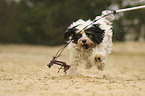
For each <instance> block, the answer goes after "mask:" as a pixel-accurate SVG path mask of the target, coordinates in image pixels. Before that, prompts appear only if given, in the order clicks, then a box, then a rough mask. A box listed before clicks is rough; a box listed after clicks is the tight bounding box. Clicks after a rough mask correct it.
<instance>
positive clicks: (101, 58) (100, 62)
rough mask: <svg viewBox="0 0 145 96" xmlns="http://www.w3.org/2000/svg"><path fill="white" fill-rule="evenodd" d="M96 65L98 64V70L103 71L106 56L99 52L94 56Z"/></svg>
mask: <svg viewBox="0 0 145 96" xmlns="http://www.w3.org/2000/svg"><path fill="white" fill-rule="evenodd" d="M94 62H95V65H97V68H98V70H101V71H103V70H104V66H105V58H104V56H103V55H101V54H97V55H96V56H95V58H94Z"/></svg>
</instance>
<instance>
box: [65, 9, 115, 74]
mask: <svg viewBox="0 0 145 96" xmlns="http://www.w3.org/2000/svg"><path fill="white" fill-rule="evenodd" d="M111 12H112V11H108V10H106V11H103V12H102V15H101V16H97V17H96V18H95V20H96V22H93V21H91V20H87V21H84V20H82V19H79V20H78V21H76V22H73V23H72V24H71V25H70V26H69V27H68V29H67V30H66V32H65V34H64V38H65V40H66V41H70V40H72V39H73V40H72V42H71V43H70V44H69V47H68V48H69V50H70V64H71V68H70V70H69V73H68V74H69V75H75V74H76V70H77V66H78V64H80V63H81V61H82V60H83V61H85V65H86V68H88V69H89V68H91V67H92V66H93V65H97V68H98V70H103V69H104V66H105V58H106V57H107V56H108V55H109V54H110V53H111V47H112V26H111V24H112V22H113V20H114V15H113V14H110V15H108V16H104V15H106V14H108V13H111ZM100 18H101V19H100ZM92 22H93V23H92ZM91 23H92V24H91ZM89 24H91V25H89ZM88 25H89V26H88ZM84 28H85V29H84ZM80 31H81V32H80Z"/></svg>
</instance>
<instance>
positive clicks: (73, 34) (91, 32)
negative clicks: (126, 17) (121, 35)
mask: <svg viewBox="0 0 145 96" xmlns="http://www.w3.org/2000/svg"><path fill="white" fill-rule="evenodd" d="M79 26H81V24H80V25H77V26H74V27H72V28H68V29H67V30H66V32H65V34H64V38H65V40H66V41H69V40H72V42H73V43H75V44H77V45H78V46H79V47H80V48H83V49H85V50H90V49H92V48H93V47H95V46H96V45H99V44H100V43H101V42H102V40H103V38H104V30H101V29H100V27H99V24H94V25H92V26H91V27H90V28H86V29H83V30H82V29H79ZM84 27H85V26H84ZM80 31H81V32H80Z"/></svg>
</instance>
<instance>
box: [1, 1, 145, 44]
mask: <svg viewBox="0 0 145 96" xmlns="http://www.w3.org/2000/svg"><path fill="white" fill-rule="evenodd" d="M139 5H145V0H0V43H4V44H5V43H16V44H21V43H22V44H39V45H61V44H65V40H64V39H63V34H64V32H65V30H66V29H67V27H68V26H69V25H70V24H71V23H72V22H74V21H76V20H78V19H80V18H82V19H84V20H87V19H91V20H93V19H94V18H95V17H96V16H97V15H101V12H102V11H103V10H106V9H110V10H116V9H121V8H128V7H133V6H139ZM113 31H114V33H113V34H114V36H113V41H144V39H145V9H139V10H135V11H129V12H124V13H119V14H116V20H115V21H114V23H113Z"/></svg>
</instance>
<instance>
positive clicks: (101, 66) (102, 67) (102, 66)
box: [97, 62, 105, 71]
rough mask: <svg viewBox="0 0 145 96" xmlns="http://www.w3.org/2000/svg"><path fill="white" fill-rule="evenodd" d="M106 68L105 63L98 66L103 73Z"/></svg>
mask: <svg viewBox="0 0 145 96" xmlns="http://www.w3.org/2000/svg"><path fill="white" fill-rule="evenodd" d="M104 66H105V63H103V62H101V63H98V64H97V68H98V70H100V71H103V70H104Z"/></svg>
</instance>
